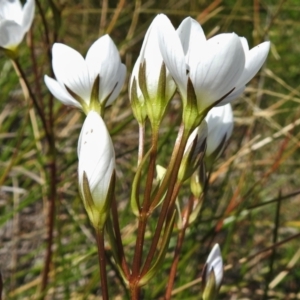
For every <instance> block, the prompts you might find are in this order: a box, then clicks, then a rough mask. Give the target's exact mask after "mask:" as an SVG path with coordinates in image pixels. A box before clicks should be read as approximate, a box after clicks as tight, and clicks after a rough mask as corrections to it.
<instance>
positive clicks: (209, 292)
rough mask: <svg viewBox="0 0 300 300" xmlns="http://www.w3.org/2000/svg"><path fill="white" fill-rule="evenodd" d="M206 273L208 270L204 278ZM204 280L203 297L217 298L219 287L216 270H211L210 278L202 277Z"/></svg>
mask: <svg viewBox="0 0 300 300" xmlns="http://www.w3.org/2000/svg"><path fill="white" fill-rule="evenodd" d="M205 273H206V270H205V272H204V274H203V278H204V277H205ZM202 280H204V281H202V282H203V287H202V288H203V293H202V299H203V300H216V299H217V296H218V293H219V289H218V288H217V285H216V276H215V272H214V270H211V271H210V273H209V275H208V279H207V280H205V279H202Z"/></svg>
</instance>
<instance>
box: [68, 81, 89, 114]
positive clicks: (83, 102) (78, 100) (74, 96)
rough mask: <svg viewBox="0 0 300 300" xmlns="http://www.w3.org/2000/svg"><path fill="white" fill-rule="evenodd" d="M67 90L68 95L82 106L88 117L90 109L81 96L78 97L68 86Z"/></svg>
mask: <svg viewBox="0 0 300 300" xmlns="http://www.w3.org/2000/svg"><path fill="white" fill-rule="evenodd" d="M65 88H66V90H67V91H68V93H69V94H70V95H71V96H72V97H73V98H74V99H75V100H76V101H77V102H78V103H79V104H80V105H81V107H82V110H83V112H84V113H85V114H86V115H87V114H88V112H89V107H88V105H87V103H86V102H85V101H84V100H83V99H82V98H81V97H80V96H78V95H77V94H76V93H74V92H73V91H72V90H71V89H69V88H68V87H67V86H66V85H65Z"/></svg>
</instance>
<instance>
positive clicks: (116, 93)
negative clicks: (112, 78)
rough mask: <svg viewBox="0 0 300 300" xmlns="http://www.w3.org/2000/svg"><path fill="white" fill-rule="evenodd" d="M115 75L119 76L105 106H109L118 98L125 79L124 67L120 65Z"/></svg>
mask: <svg viewBox="0 0 300 300" xmlns="http://www.w3.org/2000/svg"><path fill="white" fill-rule="evenodd" d="M117 74H118V76H119V78H118V81H117V82H118V83H117V85H116V87H115V89H114V91H113V93H112V94H111V95H110V97H109V98H108V100H107V102H106V106H109V105H111V104H112V103H113V102H114V101H115V100H116V98H117V97H118V96H119V94H120V91H121V89H122V87H123V85H124V81H125V78H126V66H125V65H124V64H121V65H120V67H119V70H118V72H117Z"/></svg>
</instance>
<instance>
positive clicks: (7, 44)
mask: <svg viewBox="0 0 300 300" xmlns="http://www.w3.org/2000/svg"><path fill="white" fill-rule="evenodd" d="M24 34H25V33H24V31H23V28H22V27H21V26H20V25H19V24H17V23H16V22H14V21H10V20H2V21H1V22H0V47H3V48H6V49H10V48H14V47H16V46H18V45H19V44H20V43H21V41H22V39H23V37H24Z"/></svg>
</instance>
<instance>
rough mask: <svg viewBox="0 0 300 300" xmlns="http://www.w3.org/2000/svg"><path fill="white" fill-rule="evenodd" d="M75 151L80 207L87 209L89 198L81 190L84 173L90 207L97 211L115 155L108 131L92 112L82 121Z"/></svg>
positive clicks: (112, 168)
mask: <svg viewBox="0 0 300 300" xmlns="http://www.w3.org/2000/svg"><path fill="white" fill-rule="evenodd" d="M77 152H78V159H79V164H78V182H79V190H80V194H81V196H82V198H83V201H84V204H85V206H86V208H87V207H88V208H89V206H90V205H89V202H90V199H87V197H86V193H85V190H84V173H85V175H86V178H87V180H88V184H89V189H90V193H91V196H92V201H93V204H94V206H95V208H96V209H97V211H101V210H102V209H103V207H104V205H105V202H106V200H107V199H106V198H107V194H108V190H109V186H110V182H111V178H112V175H113V172H114V169H115V152H114V148H113V144H112V141H111V137H110V135H109V133H108V130H107V128H106V126H105V124H104V122H103V120H102V118H101V117H100V115H99V114H98V113H96V112H95V111H90V112H89V113H88V115H87V117H86V119H85V121H84V124H83V127H82V129H81V133H80V136H79V141H78V151H77ZM87 210H88V209H87Z"/></svg>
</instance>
